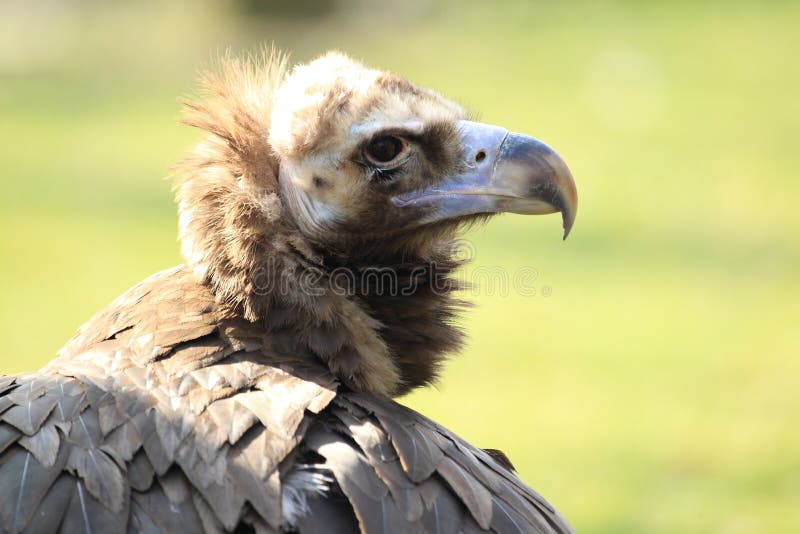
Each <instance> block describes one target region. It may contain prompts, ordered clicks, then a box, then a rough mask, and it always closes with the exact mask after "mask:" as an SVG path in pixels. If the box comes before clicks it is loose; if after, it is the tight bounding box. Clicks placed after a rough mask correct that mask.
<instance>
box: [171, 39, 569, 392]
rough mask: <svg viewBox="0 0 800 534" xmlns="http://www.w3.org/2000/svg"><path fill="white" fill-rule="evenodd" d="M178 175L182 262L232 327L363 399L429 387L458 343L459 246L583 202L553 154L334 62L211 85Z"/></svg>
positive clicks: (210, 81)
mask: <svg viewBox="0 0 800 534" xmlns="http://www.w3.org/2000/svg"><path fill="white" fill-rule="evenodd" d="M202 82H203V83H202V87H203V91H202V94H201V95H200V96H199V97H198V98H196V99H194V100H191V101H189V102H187V114H186V118H185V121H186V122H187V123H189V124H191V125H193V126H196V127H199V128H201V129H202V130H204V131H205V132H207V135H206V136H205V137H204V138H203V139H202V140H201V141H200V142H199V143H198V144H197V145H196V146H195V147H194V148H193V149H192V150H191V151H190V153H189V154H188V155H187V157H186V158H185V159H184V160H183V162H182V163H181V164H179V165H178V167H177V168H176V171H175V176H176V192H177V197H178V201H179V212H180V235H181V241H182V251H183V254H184V256H185V258H186V260H187V262H188V264H189V265H190V267H191V268H192V269H193V271H194V273H195V275H196V276H197V277H198V278H199V280H200V281H201V282H202V283H204V284H207V285H208V286H209V287H210V288H211V290H212V291H213V292H214V294H215V296H216V298H217V299H218V300H219V301H220V302H221V303H223V304H224V305H225V306H227V307H228V308H229V309H230V310H231V315H232V316H243V317H245V318H246V319H247V320H248V321H253V322H262V323H263V324H264V326H265V328H266V329H267V330H268V331H279V330H288V331H291V332H292V334H293V339H300V340H302V346H296V345H293V346H291V347H276V350H278V351H280V350H287V351H289V350H291V351H307V352H308V353H309V354H313V355H314V357H318V358H320V359H322V360H323V361H325V362H326V363H327V364H328V366H329V367H330V368H331V370H332V371H333V372H334V373H335V374H336V375H337V376H338V377H339V378H340V379H341V380H342V381H343V382H344V383H345V384H349V385H350V386H351V387H352V388H354V389H357V390H365V391H370V392H373V393H378V394H381V395H396V394H401V393H404V392H407V391H408V390H410V389H411V388H414V387H417V386H420V385H424V384H426V383H429V382H430V381H432V380H433V379H434V378H435V376H436V373H437V370H438V368H439V365H440V363H441V361H442V360H443V358H444V356H445V355H446V354H447V353H450V352H452V351H454V350H456V349H457V348H458V347H459V345H460V343H461V332H460V331H459V330H458V328H457V327H456V326H454V324H453V320H454V317H455V314H456V311H457V309H458V307H459V306H460V305H461V301H460V300H459V299H458V298H457V296H455V294H454V292H456V290H458V289H459V287H460V286H459V284H458V283H457V282H456V281H455V280H454V279H452V278H451V277H450V273H451V272H452V271H453V270H454V269H455V268H456V267H458V265H459V261H458V259H457V251H456V248H457V247H456V238H457V237H458V235H459V232H460V229H462V228H464V227H465V225H468V224H469V223H472V222H474V221H476V220H482V219H486V218H487V217H489V216H492V215H494V214H498V213H502V212H513V213H522V214H543V213H553V212H560V213H561V214H562V217H563V227H564V236H565V237H566V234H567V233H569V230H570V228H571V226H572V222H573V220H574V218H575V210H576V207H577V195H576V190H575V185H574V183H573V180H572V177H571V175H570V172H569V170H568V169H567V166H566V165H565V164H564V162H563V161H562V160H561V158H560V157H559V156H558V155H557V154H556V153H555V152H554V151H553V150H552V149H550V148H549V147H548V146H547V145H545V144H544V143H542V142H540V141H537V140H536V139H533V138H531V137H527V136H525V135H520V134H516V133H511V132H509V131H507V130H506V129H504V128H501V127H497V126H490V125H486V124H481V123H477V122H472V121H470V120H468V116H467V114H466V113H465V112H464V110H463V109H462V108H461V107H459V106H458V105H456V104H454V103H453V102H451V101H449V100H447V99H445V98H443V97H441V96H439V95H438V94H437V93H435V92H433V91H431V90H428V89H423V88H420V87H417V86H415V85H413V84H412V83H410V82H408V81H406V80H404V79H403V78H400V77H398V76H396V75H394V74H391V73H386V72H381V71H377V70H372V69H369V68H365V67H364V66H362V65H361V64H359V63H357V62H355V61H353V60H351V59H349V58H347V57H345V56H343V55H341V54H338V53H330V54H327V55H325V56H323V57H321V58H319V59H317V60H315V61H313V62H311V63H308V64H305V65H300V66H297V67H295V68H294V69H292V70H291V71H290V72H289V71H287V69H286V60H285V58H284V57H283V56H281V55H279V54H277V53H268V54H265V55H264V57H262V58H260V59H258V60H252V61H239V60H228V61H225V62H223V65H222V68H221V69H219V70H218V71H217V72H211V73H206V74H204V76H203V80H202Z"/></svg>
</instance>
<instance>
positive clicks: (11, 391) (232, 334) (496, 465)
mask: <svg viewBox="0 0 800 534" xmlns="http://www.w3.org/2000/svg"><path fill="white" fill-rule="evenodd" d="M204 88H205V93H204V94H203V95H201V97H200V98H199V99H197V100H194V101H191V102H189V103H188V104H187V108H188V113H187V118H186V121H187V122H188V123H189V124H192V125H194V126H197V127H199V128H201V129H203V130H205V131H206V132H207V133H208V135H207V136H206V137H205V138H204V139H203V140H202V141H201V142H200V143H199V144H198V145H197V146H196V147H195V148H194V149H193V150H192V151H191V152H190V154H189V155H188V156H187V158H186V159H185V160H184V161H183V162H182V163H181V164H180V165H179V166H178V167H177V168H176V171H175V175H176V191H177V197H178V201H179V211H180V225H181V240H182V247H183V252H184V255H185V257H186V265H183V266H179V267H176V268H173V269H170V270H167V271H163V272H161V273H158V274H156V275H154V276H152V277H150V278H148V279H147V280H145V281H143V282H142V283H140V284H138V285H137V286H135V287H134V288H132V289H131V290H129V291H128V292H127V293H125V294H124V295H123V296H121V297H120V298H118V299H117V300H115V301H114V302H113V303H112V304H111V305H110V306H109V307H107V308H106V309H104V310H102V311H101V312H100V313H98V314H97V315H96V316H95V317H94V318H93V319H91V320H90V321H89V322H88V323H87V324H86V325H84V326H83V327H82V328H81V331H80V333H79V334H78V335H77V336H76V337H75V338H74V339H73V340H71V341H70V342H69V343H68V344H67V345H66V346H65V347H64V349H62V351H61V352H60V354H59V356H58V358H57V359H56V360H53V361H52V362H51V363H49V364H48V365H47V366H45V367H44V368H43V369H41V370H40V371H37V372H34V373H29V374H24V375H17V376H10V377H5V378H2V379H0V485H1V486H2V487H3V488H4V489H3V492H2V495H0V530H3V531H7V532H20V531H28V532H55V531H64V532H76V531H86V532H121V531H125V530H129V531H146V532H199V531H203V530H204V531H207V532H218V531H234V530H237V529H248V528H251V529H255V530H256V531H259V532H277V531H295V530H297V531H300V532H347V531H354V530H358V529H360V530H361V531H363V532H465V531H481V530H493V531H496V532H552V531H556V532H563V531H569V530H570V527H569V525H568V524H567V523H566V521H565V520H564V519H563V518H562V517H561V516H560V515H559V514H558V513H557V512H556V511H555V510H554V509H553V508H552V507H551V506H550V505H549V504H548V503H547V502H546V501H544V500H543V499H542V498H541V497H540V496H539V495H537V494H536V493H535V492H533V491H532V490H531V489H530V488H528V487H527V486H526V485H525V484H523V483H522V482H521V481H520V480H519V479H518V478H517V477H516V475H514V474H513V473H512V472H510V471H509V470H508V469H507V468H506V467H504V466H503V463H504V462H502V461H500V462H498V461H497V460H495V458H493V456H491V455H489V454H488V453H486V452H484V451H482V450H480V449H477V448H475V447H473V446H471V445H469V444H467V443H465V442H464V441H463V440H461V439H459V438H458V437H457V436H455V435H453V434H452V433H450V432H449V431H447V430H446V429H444V428H442V427H440V426H438V425H436V424H435V423H433V422H432V421H430V420H428V419H426V418H424V417H422V416H421V415H419V414H417V413H415V412H413V411H411V410H409V409H407V408H404V407H402V406H401V405H399V404H397V403H395V402H394V401H392V400H391V399H390V397H391V396H392V395H395V394H398V393H403V392H406V391H408V390H410V389H411V388H414V387H418V386H421V385H424V384H426V383H429V382H430V381H432V380H433V379H434V378H435V376H436V372H437V371H438V369H439V366H440V363H441V361H442V359H443V358H444V357H445V355H446V354H447V353H448V352H451V351H453V350H455V349H457V348H458V346H459V344H460V340H461V333H460V331H459V330H458V329H457V328H456V327H455V326H454V325H453V318H454V314H455V313H456V310H457V308H458V306H459V305H460V303H459V301H458V300H457V299H456V298H455V297H454V296H453V292H454V291H455V290H456V289H458V285H457V284H456V283H455V282H453V281H451V280H450V278H449V276H448V275H449V274H450V272H451V271H452V270H453V269H454V268H456V267H458V261H457V260H455V259H454V247H455V245H454V238H455V235H456V232H457V230H458V228H459V227H460V226H462V225H463V224H464V223H468V222H470V221H471V220H474V219H475V218H476V217H481V216H483V213H480V212H476V213H475V214H472V215H470V216H467V215H464V214H462V213H459V214H458V215H456V216H452V217H449V216H448V217H447V218H446V219H442V220H437V221H435V222H431V223H427V224H425V225H424V226H422V227H420V226H419V225H418V224H415V223H414V221H415V219H418V218H419V213H415V212H413V210H411V211H409V210H405V211H404V210H403V209H400V208H398V210H397V211H392V209H391V208H390V207H388V206H390V205H391V204H389V203H387V202H386V199H389V198H395V197H397V195H398V194H407V193H408V192H409V191H416V190H422V189H424V188H425V187H428V186H429V185H430V183H438V182H440V181H442V180H443V179H444V178H445V177H447V176H453V175H457V174H458V173H459V172H463V169H464V167H465V163H464V147H463V146H461V145H460V143H459V140H460V139H461V138H462V134H460V133H459V128H458V124H459V123H458V121H460V120H462V119H463V112H462V111H461V110H460V108H458V107H457V106H455V105H454V104H452V103H450V102H448V101H446V100H444V99H442V98H441V97H439V96H438V95H436V94H435V93H432V92H430V91H427V90H423V89H420V88H417V87H415V86H413V85H411V84H410V83H408V82H406V81H404V80H402V79H400V78H398V77H396V76H394V75H390V74H385V73H379V72H377V71H371V70H368V69H365V68H363V67H361V66H360V65H358V64H357V63H355V62H352V61H351V60H349V59H347V58H344V57H343V56H340V55H335V54H334V55H329V56H326V57H324V58H322V59H320V60H317V61H316V62H314V63H311V64H309V65H307V66H301V67H298V68H297V69H295V70H294V71H293V73H292V74H291V75H287V74H286V72H285V61H284V60H283V59H281V58H280V57H278V56H277V55H275V54H270V55H267V56H266V57H265V58H262V60H261V61H258V62H239V61H236V60H230V61H227V62H225V63H224V64H223V66H222V67H221V70H220V72H218V73H211V74H207V75H206V76H205V78H204ZM411 123H413V125H411V126H409V125H410V124H411ZM400 125H403V128H416V130H414V133H413V138H412V135H411V134H409V133H408V132H407V131H406V130H402V129H401V128H400ZM379 127H380V128H383V130H381V131H385V130H386V128H389V129H390V130H391V132H392V135H397V136H402V140H403V142H404V143H406V142H407V143H413V144H414V148H413V150H416V151H417V152H413V153H412V152H409V155H408V156H407V158H406V160H404V162H403V164H402V165H403V168H402V169H400V170H399V171H398V170H396V169H393V170H392V173H394V174H395V175H397V174H398V173H399V174H401V176H400V177H399V178H398V177H396V176H395V178H393V180H394V181H393V182H392V181H383V180H384V178H382V177H381V176H379V175H381V174H382V173H383V174H386V173H388V172H389V171H388V170H387V169H383V170H381V169H374V168H370V167H369V166H368V165H365V163H364V162H363V161H359V157H358V156H356V157H354V156H353V155H354V154H355V155H358V154H361V153H362V152H361V151H362V150H363V146H364V142H365V141H364V140H365V139H367V140H369V139H374V137H375V135H376V134H375V131H374V130H375V128H379ZM370 128H372V129H373V130H370ZM359 132H360V133H359ZM406 138H407V139H412V140H411V141H406ZM405 146H406V145H404V147H405ZM407 150H409V151H411V150H412V149H410V148H409V149H407ZM376 183H377V184H378V185H375V184H376ZM551 204H553V205H554V206H555V205H556V201H555V200H553V201H552V202H551ZM573 204H574V203H573ZM565 213H566V212H565ZM565 220H566V219H565ZM376 267H379V268H381V269H389V271H388V272H391V273H392V276H393V277H394V278H392V280H393V281H394V282H393V283H395V284H398V285H400V286H401V287H403V288H408V290H407V291H405V292H402V291H396V290H395V291H386V288H385V287H382V285H381V283H380V278H378V277H371V276H369V275H370V270H371V269H375V268H376ZM341 273H349V274H348V277H349V278H347V280H348V281H352V280H357V281H358V283H357V284H354V285H353V286H352V287H350V286H348V287H347V288H346V289H347V290H346V291H338V290H334V289H337V288H338V289H341V284H338V285H337V280H339V279H338V278H337V277H338V276H339V275H340V274H341ZM395 289H397V288H395Z"/></svg>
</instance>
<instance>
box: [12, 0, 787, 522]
mask: <svg viewBox="0 0 800 534" xmlns="http://www.w3.org/2000/svg"><path fill="white" fill-rule="evenodd" d="M322 4H324V3H320V2H314V1H312V0H305V1H302V2H299V4H298V5H300V8H297V7H294V8H290V7H287V6H290V5H292V4H291V3H289V2H277V3H275V4H274V5H277V6H278V7H281V6H282V7H283V10H282V11H281V10H280V9H279V10H278V12H276V11H275V10H274V9H273V11H271V12H266V13H257V12H255V11H254V9H253V7H254V6H257V5H258V2H256V1H255V0H253V1H250V2H247V1H240V2H210V1H209V2H192V3H186V4H184V3H180V2H176V3H171V4H170V5H169V7H167V6H164V5H162V4H161V3H156V2H141V3H138V4H137V5H136V6H135V7H134V6H129V5H122V4H119V5H117V4H111V5H107V4H105V3H96V2H66V3H50V4H46V7H42V6H39V7H36V8H34V7H32V5H31V6H28V4H27V3H24V2H17V1H9V2H4V3H2V4H0V122H2V128H0V180H2V196H0V284H2V291H1V292H0V338H1V339H2V340H3V349H2V351H0V370H1V371H3V372H8V373H11V372H17V371H22V370H27V369H33V368H36V367H37V366H39V365H41V364H42V363H44V362H45V361H47V360H48V359H49V358H51V357H52V355H53V354H54V352H55V351H56V350H57V349H58V347H59V346H60V345H61V344H62V343H63V342H64V341H65V340H66V339H67V338H68V337H70V336H71V335H72V333H73V332H74V331H75V328H76V327H77V326H78V325H79V324H80V323H81V322H82V321H84V320H85V319H87V318H88V317H89V316H90V315H91V314H92V313H93V312H95V311H96V310H98V309H99V308H100V307H101V306H103V305H105V304H107V303H108V302H109V301H110V300H112V299H113V298H114V297H115V296H117V295H118V294H119V293H121V292H122V291H123V290H125V289H126V288H127V287H129V286H130V285H132V284H133V283H135V282H136V281H138V280H139V279H141V278H143V277H144V276H146V275H148V274H150V273H152V272H153V271H156V270H159V269H162V268H165V267H168V266H171V265H173V264H176V263H178V262H179V261H180V259H179V255H178V248H177V244H176V241H175V228H176V216H175V210H174V206H173V204H172V201H171V194H170V191H169V184H168V183H167V182H165V181H163V180H161V177H162V176H164V175H165V174H166V173H167V169H168V167H169V166H170V165H171V164H172V163H173V162H174V161H175V160H176V159H177V158H178V157H179V156H180V154H181V152H182V150H183V148H184V147H185V146H186V145H187V144H189V143H190V142H192V141H193V140H194V139H195V138H196V133H195V132H192V131H191V130H190V129H188V128H186V127H183V126H179V125H178V124H177V122H176V120H175V119H176V117H177V115H178V110H179V106H178V104H177V97H178V96H180V95H182V94H186V93H187V92H189V91H191V89H192V87H193V81H192V80H193V77H194V72H195V70H196V69H197V68H198V67H199V66H202V65H203V64H207V63H208V62H209V60H210V59H211V58H213V57H214V56H215V55H217V54H219V53H220V52H222V51H224V50H225V49H226V48H229V47H230V48H232V49H233V50H251V49H252V48H253V46H254V44H255V43H260V42H267V43H269V42H271V41H274V42H275V43H276V44H277V45H279V46H280V47H282V48H285V49H289V50H292V51H293V58H294V59H295V60H298V61H300V60H306V59H310V58H312V57H313V56H315V55H317V54H319V53H321V52H322V51H324V50H326V49H329V48H339V49H342V50H345V51H347V52H349V53H350V54H352V55H354V56H356V57H358V58H361V59H363V60H364V61H366V62H367V63H368V64H371V65H374V66H376V67H380V68H385V69H390V70H393V71H396V72H399V73H401V74H403V75H406V76H407V77H409V78H410V79H412V80H414V81H416V82H418V83H420V84H423V85H427V86H430V87H434V88H436V89H438V90H439V91H441V92H443V93H444V94H446V95H448V96H450V97H452V98H454V99H456V100H458V101H459V102H461V103H463V104H465V105H466V106H467V107H469V108H470V109H472V110H474V111H476V112H479V113H480V116H481V119H482V120H484V121H486V122H492V123H498V124H503V125H505V126H507V127H509V128H511V129H514V130H518V131H522V132H526V133H530V134H533V135H536V136H538V137H540V138H542V139H544V140H546V141H547V142H548V143H549V144H551V145H553V146H555V147H556V148H557V149H558V150H559V152H560V153H561V154H562V156H564V158H565V159H566V161H567V162H568V163H569V164H570V166H571V168H572V170H573V173H574V175H575V177H576V181H577V183H578V189H579V192H580V198H581V200H580V210H579V212H578V219H577V221H576V225H575V228H574V230H573V234H572V236H571V237H570V239H569V240H568V241H567V242H566V243H562V242H561V241H560V240H559V225H560V221H559V220H558V219H557V218H556V217H547V218H535V219H534V218H524V217H517V216H505V217H504V218H502V219H499V220H496V221H495V222H494V223H493V224H491V225H489V226H488V227H486V228H485V229H482V230H479V231H477V232H475V233H473V234H472V235H471V238H472V240H473V243H474V246H475V251H476V256H477V257H476V265H479V266H503V267H506V268H507V269H508V270H509V272H512V273H513V272H515V270H517V269H519V268H521V267H526V266H527V267H534V268H535V269H537V271H538V273H539V278H538V279H537V280H536V287H537V288H538V289H539V292H538V294H537V295H536V296H533V297H531V296H527V297H525V296H521V295H519V294H515V293H514V292H513V291H512V292H511V293H510V294H509V295H506V296H503V295H497V294H495V295H489V294H487V293H488V291H485V292H484V293H483V294H481V295H479V296H478V297H477V300H478V304H479V306H478V307H477V308H476V310H474V311H473V312H471V313H470V314H469V316H468V317H467V318H466V319H465V326H466V327H467V328H468V330H469V331H470V332H471V334H472V341H471V343H470V345H469V347H468V349H467V351H466V352H465V353H464V354H463V355H461V356H460V357H458V358H456V359H454V360H453V362H452V363H451V365H450V366H449V368H448V372H447V374H446V375H445V378H444V380H443V381H442V383H441V384H440V386H439V387H438V389H432V390H427V391H422V392H419V393H415V394H413V395H411V396H410V397H408V398H407V399H406V402H407V403H408V404H410V405H411V406H413V407H415V408H417V409H419V410H421V411H422V412H423V413H426V414H427V415H429V416H432V417H434V418H435V419H438V420H440V421H441V422H443V423H444V424H445V425H447V426H449V427H450V428H452V429H453V430H455V431H457V432H459V433H460V434H461V435H463V436H464V437H466V438H468V439H469V440H471V441H473V442H474V443H476V444H478V445H481V446H484V447H495V448H501V449H503V450H505V451H506V452H507V453H508V454H509V456H510V457H511V458H512V460H513V461H515V463H516V464H517V467H518V469H519V471H520V473H521V475H522V477H523V478H524V479H525V480H527V481H528V482H529V483H530V484H531V485H532V486H533V487H535V488H536V489H537V490H539V491H540V492H542V493H543V494H544V495H545V496H546V497H548V498H549V499H550V500H551V501H552V502H554V503H555V504H556V505H557V506H558V507H559V508H560V510H561V511H562V512H563V513H564V514H565V515H566V516H567V517H568V518H570V520H571V521H572V522H573V524H574V525H575V526H576V527H577V528H578V530H579V531H581V532H615V533H616V532H649V533H653V532H664V533H668V532H669V533H672V532H730V533H740V532H741V533H746V532H759V533H760V532H798V531H800V510H799V509H798V505H799V504H800V426H799V425H798V423H797V420H798V419H797V414H798V413H799V412H800V388H799V387H798V384H797V382H798V377H800V359H799V358H798V355H799V354H800V329H798V326H797V323H796V321H797V312H798V296H800V276H798V272H800V247H798V237H797V236H798V233H799V231H800V210H798V209H797V206H796V204H797V199H798V198H800V181H798V173H797V171H798V168H800V165H798V163H800V151H799V150H798V149H797V142H798V139H800V99H798V98H797V91H798V89H797V88H798V82H800V62H798V61H797V55H798V52H800V50H799V49H798V48H799V47H798V41H797V34H798V29H800V4H797V3H792V2H781V3H769V4H764V3H757V2H752V3H740V2H727V3H722V2H720V3H696V2H685V3H684V2H677V3H676V2H664V3H639V2H617V1H607V2H601V3H594V2H593V3H575V4H571V5H553V4H552V3H549V2H547V3H545V2H542V3H539V2H537V3H530V2H524V3H508V4H492V5H490V4H489V3H469V2H467V3H465V2H459V3H452V4H450V3H444V4H442V3H432V2H428V1H425V0H415V1H411V2H406V3H400V2H394V3H385V4H380V5H379V4H376V3H366V2H364V1H360V2H359V1H358V0H350V1H349V2H347V1H345V0H340V1H339V2H338V3H337V6H338V7H337V9H320V5H322ZM367 6H369V7H370V9H366V7H367ZM301 8H302V9H301ZM320 11H322V13H320ZM546 289H549V290H551V294H550V296H547V297H546V296H544V293H545V292H546Z"/></svg>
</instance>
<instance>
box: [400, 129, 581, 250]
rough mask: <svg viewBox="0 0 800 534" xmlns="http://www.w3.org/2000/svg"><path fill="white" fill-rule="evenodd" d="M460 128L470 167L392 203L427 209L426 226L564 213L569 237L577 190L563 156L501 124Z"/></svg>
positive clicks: (423, 218)
mask: <svg viewBox="0 0 800 534" xmlns="http://www.w3.org/2000/svg"><path fill="white" fill-rule="evenodd" d="M459 131H460V132H461V145H462V148H463V154H464V158H465V161H466V162H467V163H466V169H465V171H464V172H462V173H460V174H457V175H455V176H450V177H448V178H445V179H444V180H442V181H441V182H439V183H437V184H436V185H434V186H430V187H427V188H425V189H422V190H419V191H412V192H410V193H405V194H402V195H398V196H396V197H394V198H393V199H392V202H393V203H394V204H395V205H396V206H399V207H417V208H425V214H424V215H423V216H422V218H421V220H420V223H422V224H425V223H430V222H435V221H440V220H444V219H450V218H453V217H458V216H464V215H473V214H480V213H500V212H510V213H522V214H526V215H534V214H543V213H555V212H559V211H560V212H561V215H562V218H563V220H564V238H565V239H566V237H567V235H568V234H569V231H570V229H571V228H572V223H573V222H574V220H575V211H576V209H577V207H578V193H577V191H576V189H575V182H574V181H573V179H572V174H571V173H570V172H569V169H568V168H567V165H566V164H565V163H564V161H563V160H562V159H561V157H560V156H559V155H558V154H556V153H555V151H553V149H551V148H550V147H549V146H547V145H546V144H544V143H542V142H541V141H538V140H536V139H534V138H532V137H528V136H526V135H521V134H517V133H512V132H509V131H508V130H506V129H504V128H500V127H498V126H491V125H488V124H481V123H478V122H471V121H461V122H460V123H459Z"/></svg>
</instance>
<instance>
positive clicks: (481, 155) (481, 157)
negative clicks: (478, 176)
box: [475, 150, 486, 163]
mask: <svg viewBox="0 0 800 534" xmlns="http://www.w3.org/2000/svg"><path fill="white" fill-rule="evenodd" d="M485 159H486V152H484V151H483V150H479V151H478V153H477V154H475V161H477V162H478V163H480V162H481V161H483V160H485Z"/></svg>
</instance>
